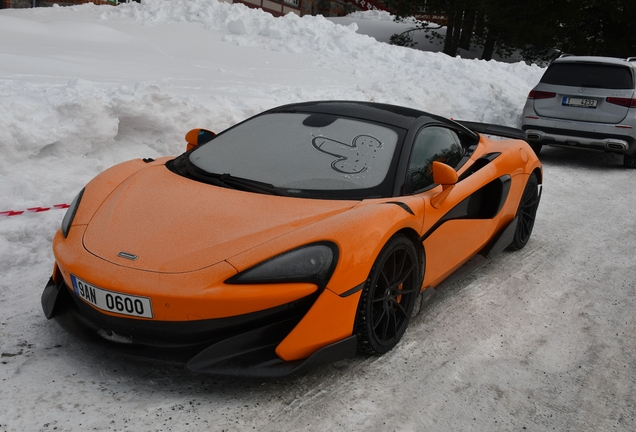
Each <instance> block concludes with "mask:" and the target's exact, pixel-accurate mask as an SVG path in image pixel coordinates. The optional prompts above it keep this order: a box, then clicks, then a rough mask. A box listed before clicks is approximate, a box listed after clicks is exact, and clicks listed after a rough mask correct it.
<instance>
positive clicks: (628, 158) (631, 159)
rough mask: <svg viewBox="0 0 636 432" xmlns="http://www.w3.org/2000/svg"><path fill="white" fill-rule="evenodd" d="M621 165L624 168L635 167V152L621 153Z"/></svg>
mask: <svg viewBox="0 0 636 432" xmlns="http://www.w3.org/2000/svg"><path fill="white" fill-rule="evenodd" d="M623 166H625V167H626V168H636V152H634V153H632V154H630V155H628V154H626V155H623Z"/></svg>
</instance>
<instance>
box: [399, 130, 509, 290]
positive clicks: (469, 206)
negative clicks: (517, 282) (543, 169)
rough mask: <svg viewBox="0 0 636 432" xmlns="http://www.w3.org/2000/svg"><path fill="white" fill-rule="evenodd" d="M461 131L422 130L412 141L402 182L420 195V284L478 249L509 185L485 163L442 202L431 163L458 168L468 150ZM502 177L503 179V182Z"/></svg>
mask: <svg viewBox="0 0 636 432" xmlns="http://www.w3.org/2000/svg"><path fill="white" fill-rule="evenodd" d="M469 144H470V143H467V142H466V138H465V137H461V132H459V131H456V130H453V129H452V128H449V127H446V126H445V125H431V126H426V127H424V128H422V129H421V130H420V131H419V132H418V134H417V135H416V137H415V140H414V143H413V147H412V150H411V155H410V158H409V166H408V169H407V180H406V183H407V184H408V185H409V189H410V190H412V191H414V193H416V194H419V195H420V196H422V198H423V199H424V202H425V212H424V214H425V216H424V222H423V230H422V233H421V240H422V243H423V246H424V250H425V254H426V269H425V278H424V284H425V286H435V285H437V283H439V281H441V280H443V279H444V278H445V277H446V276H447V275H449V274H450V273H452V272H453V271H454V270H455V269H457V268H458V267H459V266H461V265H462V264H463V263H464V262H465V261H466V260H468V259H469V258H470V257H472V256H473V255H474V254H475V253H477V252H478V251H479V250H480V249H481V248H483V247H484V246H485V245H486V243H487V242H488V240H489V239H490V238H491V236H492V235H493V232H494V230H495V229H496V227H497V221H498V220H497V218H496V215H497V214H498V213H499V210H500V209H501V205H502V204H503V202H504V201H505V196H507V193H508V190H509V187H510V184H509V182H510V178H509V176H504V177H502V178H499V177H497V174H496V172H495V170H494V169H488V168H487V166H488V161H486V162H484V161H481V162H484V163H481V164H480V165H479V166H480V167H483V168H482V169H479V170H471V169H470V168H469V169H468V170H464V172H465V173H466V174H464V175H462V177H460V179H459V181H458V182H457V183H456V184H454V185H452V186H448V187H450V188H451V190H450V191H446V192H445V193H446V194H447V195H445V196H444V199H443V200H439V199H437V200H436V199H435V197H437V196H439V195H440V194H441V193H443V191H442V189H443V186H441V185H436V184H435V183H434V180H433V168H432V164H433V162H434V161H437V162H442V163H444V164H446V165H449V166H451V167H453V168H454V169H458V168H459V167H460V166H463V165H464V164H465V163H471V164H472V163H473V161H472V160H469V159H467V157H468V155H469V154H468V147H469ZM506 177H507V178H506Z"/></svg>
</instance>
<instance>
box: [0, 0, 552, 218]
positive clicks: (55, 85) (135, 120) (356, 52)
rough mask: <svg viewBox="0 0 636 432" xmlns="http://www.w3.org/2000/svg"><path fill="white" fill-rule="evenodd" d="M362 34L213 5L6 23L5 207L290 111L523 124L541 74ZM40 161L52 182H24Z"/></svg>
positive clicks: (29, 16) (126, 8)
mask: <svg viewBox="0 0 636 432" xmlns="http://www.w3.org/2000/svg"><path fill="white" fill-rule="evenodd" d="M358 15H360V16H364V17H366V18H365V19H366V22H370V23H380V24H381V23H383V22H385V21H387V19H388V18H390V16H389V15H387V14H386V13H385V12H379V11H368V12H364V13H361V14H358ZM358 15H355V16H358ZM371 18H375V19H371ZM139 23H141V24H143V25H142V26H141V27H140V26H139ZM356 28H357V25H356V24H355V23H352V24H349V25H347V26H342V25H338V24H334V23H332V22H331V21H328V20H326V19H324V18H323V17H321V16H318V17H312V16H305V17H302V18H300V17H298V16H296V15H294V14H288V15H287V16H284V17H281V18H274V17H272V16H271V15H269V14H267V13H263V12H262V11H260V10H256V9H250V8H247V7H245V6H243V5H240V4H236V5H230V4H227V3H223V2H218V1H216V0H187V1H186V0H176V1H162V0H148V1H144V3H142V4H138V3H130V4H123V5H121V6H119V7H117V8H110V7H98V6H94V5H84V6H76V7H71V8H48V9H35V10H33V11H32V12H30V13H29V12H27V11H24V10H7V11H3V14H1V15H0V37H1V38H2V39H3V40H5V38H6V39H7V40H9V39H10V40H12V41H13V43H14V45H12V46H11V47H10V48H9V52H5V53H0V60H1V61H0V65H1V66H0V94H2V95H3V96H5V97H4V98H3V99H2V101H0V109H2V112H4V113H6V114H5V115H3V116H2V117H1V118H0V152H2V153H3V154H6V155H7V156H6V157H4V158H3V159H2V160H1V161H0V170H1V172H4V173H5V174H6V175H8V176H9V177H10V178H12V179H14V180H12V181H11V182H3V183H2V184H1V185H0V197H1V200H2V202H3V203H4V206H5V207H7V209H13V208H21V207H26V206H31V205H39V203H40V202H42V201H44V202H48V200H49V199H53V198H48V197H50V196H53V197H56V199H57V200H59V201H68V200H70V199H71V198H72V197H73V195H74V193H75V191H76V190H79V188H81V187H82V185H83V184H84V183H85V182H86V181H87V180H88V179H90V178H91V177H92V176H94V175H95V174H97V173H98V172H100V171H101V170H103V169H104V168H106V167H108V166H110V165H112V164H114V163H117V162H120V161H122V160H125V159H129V158H133V157H154V156H158V155H165V154H176V153H180V152H181V151H182V149H183V135H184V134H185V132H187V130H189V129H190V128H192V127H196V126H205V127H210V128H213V129H215V130H222V129H225V128H226V127H228V126H230V125H232V124H234V123H236V122H238V121H240V120H243V119H244V118H246V117H248V116H250V115H253V114H256V113H257V112H259V111H262V110H264V109H266V108H271V107H273V106H276V105H281V104H285V103H290V102H298V101H304V100H317V99H349V100H352V99H357V100H369V101H376V102H384V103H393V104H398V105H406V106H410V107H414V108H418V109H423V110H426V111H430V112H433V113H436V114H440V115H444V116H447V117H453V118H458V119H467V120H475V121H485V122H492V123H499V124H505V125H509V126H516V125H517V124H518V122H519V113H520V110H521V107H522V105H523V102H524V99H525V96H526V95H527V92H528V91H529V89H530V88H531V87H532V85H533V84H534V83H535V82H536V81H537V80H538V77H539V76H540V73H541V69H540V68H538V67H529V66H526V65H525V64H522V63H517V64H504V63H497V62H484V61H475V60H462V59H452V58H449V57H447V56H445V55H443V54H439V53H432V52H421V51H417V50H412V49H408V48H401V47H395V46H389V45H386V44H381V43H377V42H376V41H375V40H374V39H373V38H371V37H368V36H364V35H359V34H357V33H356V32H355V29H356ZM77 34H82V35H83V36H82V38H81V39H77ZM11 50H13V51H11ZM89 161H90V163H89ZM33 163H37V164H41V165H48V166H49V167H50V168H49V171H50V172H44V171H43V170H36V171H35V172H33V173H30V175H29V180H26V179H25V178H24V177H22V176H21V175H20V173H24V172H27V171H29V169H30V168H29V167H32V166H33ZM70 167H72V169H71V168H70ZM71 174H72V175H71ZM50 176H54V177H56V176H59V177H60V180H57V181H55V182H47V181H46V179H47V178H49V177H50ZM42 184H46V185H47V187H42ZM54 200H55V199H54ZM3 210H4V209H2V210H0V211H3Z"/></svg>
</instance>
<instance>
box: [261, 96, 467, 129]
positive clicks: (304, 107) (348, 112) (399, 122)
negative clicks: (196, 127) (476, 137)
mask: <svg viewBox="0 0 636 432" xmlns="http://www.w3.org/2000/svg"><path fill="white" fill-rule="evenodd" d="M282 112H311V113H322V114H334V115H342V116H346V117H352V118H359V119H363V120H370V121H374V122H379V123H385V124H390V125H393V126H398V127H400V128H403V129H409V128H411V127H412V126H413V125H415V124H422V123H429V122H430V123H444V124H447V125H451V124H452V125H454V126H455V127H457V126H458V124H457V123H455V122H453V121H452V120H449V119H447V118H444V117H440V116H437V115H434V114H430V113H427V112H425V111H420V110H417V109H413V108H407V107H403V106H398V105H390V104H383V103H377V102H364V101H314V102H303V103H295V104H289V105H283V106H281V107H277V108H273V109H271V110H269V111H266V113H282ZM460 127H461V128H462V129H463V127H462V126H460Z"/></svg>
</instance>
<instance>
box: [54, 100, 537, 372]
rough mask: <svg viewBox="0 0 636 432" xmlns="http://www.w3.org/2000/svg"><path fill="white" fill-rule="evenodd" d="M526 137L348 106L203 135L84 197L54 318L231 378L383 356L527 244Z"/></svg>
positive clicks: (119, 168)
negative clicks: (458, 275) (456, 278)
mask: <svg viewBox="0 0 636 432" xmlns="http://www.w3.org/2000/svg"><path fill="white" fill-rule="evenodd" d="M492 135H498V136H500V137H501V136H503V137H506V139H494V138H493V137H492ZM523 138H524V134H523V132H521V131H519V130H517V129H512V128H506V127H500V126H494V125H487V124H482V123H469V122H455V121H452V120H449V119H445V118H441V117H438V116H435V115H432V114H428V113H425V112H422V111H418V110H414V109H410V108H404V107H398V106H392V105H383V104H376V103H367V102H343V101H323V102H308V103H300V104H293V105H286V106H283V107H279V108H274V109H271V110H269V111H266V112H264V113H261V114H259V115H256V116H254V117H252V118H250V119H247V120H245V121H243V122H241V123H239V124H237V125H235V126H233V127H231V128H229V129H227V130H225V131H224V132H222V133H220V134H218V135H215V134H214V133H213V132H210V131H208V130H205V129H194V130H192V131H190V132H189V133H188V134H187V135H186V141H187V142H188V150H187V151H186V152H185V153H184V154H182V155H180V156H178V157H165V158H160V159H156V160H153V159H136V160H131V161H129V162H125V163H122V164H119V165H116V166H114V167H112V168H110V169H108V170H106V171H104V172H103V173H101V174H100V175H98V176H97V177H95V178H94V179H93V180H92V181H91V182H90V183H88V184H87V185H86V187H85V188H84V189H83V190H82V191H81V192H80V193H79V194H78V195H77V197H76V198H75V199H74V200H73V202H72V204H71V205H70V208H69V209H68V211H67V213H66V215H65V216H64V219H63V221H62V226H61V229H60V230H58V232H57V233H56V235H55V238H54V240H53V252H54V255H55V266H54V269H53V274H52V277H51V279H50V280H49V282H48V284H47V285H46V288H45V289H44V292H43V294H42V307H43V310H44V313H45V315H46V317H47V318H55V319H56V320H57V321H58V323H59V324H60V325H61V326H62V327H63V328H64V329H66V330H67V331H69V332H70V333H72V334H74V335H76V336H78V337H79V338H81V339H83V340H85V341H88V342H92V343H95V344H98V345H101V346H104V347H107V348H108V349H111V350H116V351H121V352H123V353H127V354H131V355H135V356H140V357H145V358H149V359H154V360H161V361H169V362H178V363H182V364H185V365H186V367H187V368H188V369H190V370H193V371H199V372H209V373H216V374H230V375H247V376H282V375H286V374H289V373H292V372H298V371H301V370H306V369H308V368H310V367H315V366H318V365H322V364H326V363H330V362H334V361H337V360H340V359H344V358H347V357H350V356H352V355H354V354H355V353H356V352H361V353H367V354H382V353H385V352H387V351H389V350H390V349H392V348H393V347H394V346H395V345H396V344H397V343H398V341H399V340H400V339H401V338H402V336H403V334H404V332H405V330H406V328H407V326H408V324H409V320H410V319H411V317H412V316H413V315H414V314H415V313H416V312H417V310H418V309H419V307H420V305H421V304H422V302H423V301H425V300H426V299H428V298H430V297H431V295H432V294H434V293H435V288H436V287H439V286H440V283H441V282H442V281H444V280H445V279H447V278H448V277H449V276H450V275H452V274H453V273H454V272H455V271H456V270H458V269H459V268H461V267H462V266H463V265H464V264H465V263H467V262H468V261H469V260H471V261H472V259H471V258H473V257H475V258H477V257H478V256H483V257H489V256H492V255H493V254H495V253H498V252H500V251H502V250H503V249H506V248H509V249H521V248H522V247H524V246H525V245H526V243H527V242H528V240H529V238H530V234H531V232H532V228H533V225H534V220H535V215H536V211H537V207H538V205H539V199H540V195H541V183H542V168H541V164H540V162H539V161H538V159H537V157H536V156H535V154H534V152H533V151H532V149H531V148H530V147H529V146H528V144H527V143H526V142H525V141H524V140H523Z"/></svg>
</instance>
